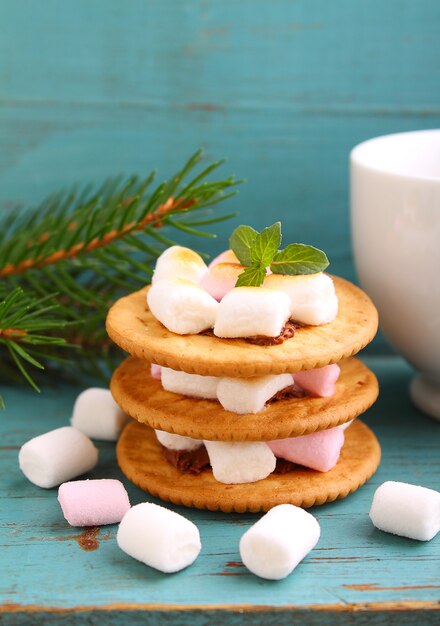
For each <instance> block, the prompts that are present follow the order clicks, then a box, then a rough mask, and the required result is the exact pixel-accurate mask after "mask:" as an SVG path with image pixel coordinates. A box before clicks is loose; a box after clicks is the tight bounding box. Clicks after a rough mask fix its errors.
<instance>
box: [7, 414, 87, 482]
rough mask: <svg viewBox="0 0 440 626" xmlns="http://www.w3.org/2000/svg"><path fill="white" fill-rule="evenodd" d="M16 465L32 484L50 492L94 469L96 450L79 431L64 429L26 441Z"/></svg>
mask: <svg viewBox="0 0 440 626" xmlns="http://www.w3.org/2000/svg"><path fill="white" fill-rule="evenodd" d="M18 462H19V465H20V469H21V471H22V472H23V474H24V475H25V476H26V478H27V479H28V480H30V481H31V483H34V485H38V487H43V488H44V489H50V488H51V487H57V486H58V485H61V483H64V482H66V481H68V480H71V479H72V478H76V477H77V476H80V475H81V474H85V473H86V472H88V471H90V470H91V469H93V468H94V467H95V465H96V464H97V462H98V450H97V449H96V448H95V446H94V445H93V443H92V442H91V441H90V439H89V438H88V437H86V435H84V434H83V433H82V432H81V431H79V430H77V429H76V428H72V427H71V426H63V427H62V428H56V429H55V430H51V431H49V432H48V433H45V434H44V435H39V436H38V437H34V439H30V440H29V441H28V442H26V443H25V444H24V445H23V446H22V447H21V449H20V452H19V454H18Z"/></svg>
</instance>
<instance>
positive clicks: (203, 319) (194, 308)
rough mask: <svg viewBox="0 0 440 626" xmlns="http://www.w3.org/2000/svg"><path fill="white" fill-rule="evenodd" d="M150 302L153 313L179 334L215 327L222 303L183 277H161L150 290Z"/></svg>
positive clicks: (190, 333) (169, 328)
mask: <svg viewBox="0 0 440 626" xmlns="http://www.w3.org/2000/svg"><path fill="white" fill-rule="evenodd" d="M147 303H148V306H149V307H150V309H151V312H152V313H153V315H154V317H155V318H156V319H158V320H159V322H162V324H163V325H164V326H165V327H166V328H168V330H170V331H171V332H173V333H177V334H178V335H192V334H196V333H200V332H202V330H207V329H208V328H212V327H213V326H214V323H215V318H216V315H217V311H218V307H219V303H218V302H217V300H215V299H214V298H213V297H212V296H210V295H209V293H207V292H206V291H204V290H203V289H201V288H200V287H197V285H195V284H194V283H192V282H190V281H188V280H185V279H183V278H169V279H164V280H159V282H157V283H155V284H154V285H153V286H152V287H151V288H150V290H149V291H148V295H147Z"/></svg>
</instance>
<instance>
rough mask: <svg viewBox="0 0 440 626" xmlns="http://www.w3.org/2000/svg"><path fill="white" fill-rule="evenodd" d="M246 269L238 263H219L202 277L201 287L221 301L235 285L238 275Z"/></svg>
mask: <svg viewBox="0 0 440 626" xmlns="http://www.w3.org/2000/svg"><path fill="white" fill-rule="evenodd" d="M243 270H244V267H243V266H242V265H239V264H238V263H217V264H216V265H214V267H210V268H209V270H208V271H207V273H206V274H205V275H204V277H203V278H202V281H201V283H200V287H202V288H203V289H205V290H206V291H207V292H208V293H210V294H211V296H212V297H213V298H215V299H216V300H218V301H220V300H221V299H222V298H223V297H224V296H225V295H226V294H227V293H228V292H229V291H231V289H233V288H234V287H235V284H236V282H237V279H238V277H239V276H240V274H241V272H242V271H243Z"/></svg>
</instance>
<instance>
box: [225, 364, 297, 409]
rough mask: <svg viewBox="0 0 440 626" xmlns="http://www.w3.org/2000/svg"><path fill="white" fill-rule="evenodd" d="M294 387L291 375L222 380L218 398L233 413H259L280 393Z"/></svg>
mask: <svg viewBox="0 0 440 626" xmlns="http://www.w3.org/2000/svg"><path fill="white" fill-rule="evenodd" d="M290 385H293V378H292V375H291V374H273V375H268V376H255V377H253V378H221V379H220V381H219V383H218V386H217V397H218V400H219V402H220V404H221V405H222V407H223V408H224V409H226V410H227V411H232V412H233V413H239V414H241V415H243V414H244V413H258V412H259V411H262V410H263V408H264V405H265V404H266V402H267V401H268V400H270V398H272V397H273V396H274V395H275V394H276V393H277V392H278V391H281V389H284V388H285V387H289V386H290Z"/></svg>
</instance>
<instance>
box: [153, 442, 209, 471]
mask: <svg viewBox="0 0 440 626" xmlns="http://www.w3.org/2000/svg"><path fill="white" fill-rule="evenodd" d="M161 448H162V454H163V455H164V457H165V458H166V460H167V461H168V462H169V463H171V465H174V467H175V468H176V469H178V470H179V472H182V474H200V473H201V472H203V470H205V469H208V467H211V465H210V463H209V456H208V452H207V451H206V448H205V446H200V448H197V449H196V450H170V449H169V448H166V447H165V446H161Z"/></svg>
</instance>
